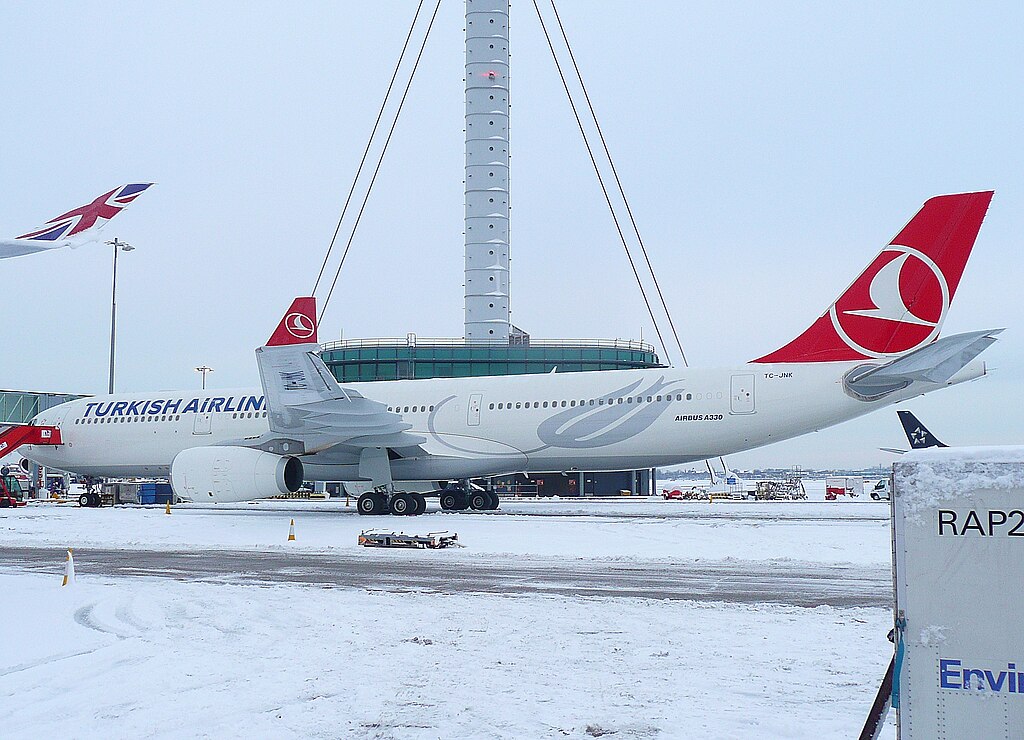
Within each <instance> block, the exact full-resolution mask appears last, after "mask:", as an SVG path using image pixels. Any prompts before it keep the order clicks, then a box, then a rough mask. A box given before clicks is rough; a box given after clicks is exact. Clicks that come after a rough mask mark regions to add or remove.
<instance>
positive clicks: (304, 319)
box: [284, 311, 316, 339]
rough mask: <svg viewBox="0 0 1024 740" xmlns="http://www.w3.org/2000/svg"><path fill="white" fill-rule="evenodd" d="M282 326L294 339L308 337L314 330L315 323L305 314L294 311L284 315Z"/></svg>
mask: <svg viewBox="0 0 1024 740" xmlns="http://www.w3.org/2000/svg"><path fill="white" fill-rule="evenodd" d="M284 328H285V329H286V330H287V332H288V333H289V334H291V335H292V336H293V337H295V338H296V339H309V338H310V337H311V336H313V332H315V331H316V324H315V323H314V322H313V319H311V318H309V317H308V316H307V315H306V314H304V313H299V312H298V311H296V312H293V313H290V314H288V315H287V316H285V318H284Z"/></svg>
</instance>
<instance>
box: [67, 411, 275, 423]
mask: <svg viewBox="0 0 1024 740" xmlns="http://www.w3.org/2000/svg"><path fill="white" fill-rule="evenodd" d="M215 413H216V412H215ZM266 416H267V412H266V411H263V412H260V411H256V412H252V411H250V412H248V413H242V412H240V413H237V414H232V415H231V418H232V419H252V418H257V419H259V418H261V417H262V418H266ZM180 419H181V414H171V415H169V416H168V415H162V416H104V417H95V418H88V419H75V423H76V424H110V423H114V422H121V423H124V422H155V421H179V420H180Z"/></svg>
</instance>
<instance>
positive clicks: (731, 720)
mask: <svg viewBox="0 0 1024 740" xmlns="http://www.w3.org/2000/svg"><path fill="white" fill-rule="evenodd" d="M59 583H60V578H59V576H42V575H34V574H21V575H17V576H14V575H0V591H2V592H3V593H4V594H5V598H7V599H8V600H9V602H8V603H11V604H17V605H18V613H19V615H20V616H21V617H22V618H23V619H24V621H23V622H22V626H21V627H20V630H19V632H18V633H16V632H15V631H12V630H6V631H4V632H3V633H2V635H0V698H2V700H0V727H2V728H3V731H2V735H3V737H4V738H5V740H20V739H21V738H26V739H28V738H32V739H34V738H40V737H75V738H108V737H161V738H179V737H217V738H236V737H238V738H243V737H244V738H251V737H273V738H309V737H324V738H327V737H330V738H410V739H412V740H416V739H418V738H424V739H426V738H431V739H433V738H438V737H474V738H476V737H487V738H527V737H529V738H546V737H551V738H563V737H567V738H580V739H581V740H586V738H589V737H597V736H599V735H601V736H611V737H616V738H651V737H665V738H676V737H679V738H682V737H686V738H737V737H785V738H797V739H799V738H808V739H811V738H813V739H815V740H817V738H822V737H851V736H854V735H856V733H857V732H858V731H859V728H860V726H861V724H862V723H863V721H864V717H865V715H866V712H867V709H868V707H869V705H870V703H871V699H872V697H873V695H874V691H875V689H876V687H877V685H878V683H879V681H880V679H881V677H882V674H883V672H884V670H885V666H886V664H887V663H888V661H889V657H890V655H891V646H890V645H889V643H888V642H887V641H886V639H885V633H886V631H887V630H888V628H889V626H890V625H891V614H890V613H889V612H888V611H887V610H884V609H842V610H840V609H832V608H827V607H820V608H817V609H800V608H794V607H778V606H775V607H769V606H725V605H721V604H694V603H690V602H681V601H644V600H640V599H600V598H581V597H578V598H556V597H550V596H530V597H522V596H516V597H508V596H498V595H494V594H490V595H483V594H455V595H430V594H420V593H407V594H399V593H386V592H373V591H360V590H349V589H323V588H318V587H303V586H275V587H270V588H258V587H251V586H236V585H224V584H210V583H189V582H182V581H176V580H171V579H166V580H157V579H150V578H131V579H98V578H95V577H89V576H85V575H80V576H79V580H78V585H77V586H74V587H69V588H63V589H62V588H60V586H59ZM886 737H890V738H891V737H893V732H892V727H891V725H890V727H889V728H888V730H887V734H886Z"/></svg>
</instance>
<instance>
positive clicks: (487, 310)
mask: <svg viewBox="0 0 1024 740" xmlns="http://www.w3.org/2000/svg"><path fill="white" fill-rule="evenodd" d="M508 9H509V3H508V0H466V339H467V340H476V341H493V342H500V343H505V344H507V343H508V340H509V198H508V178H509V153H508V124H509V115H508V112H509V103H508V90H509V85H508V62H509V54H508Z"/></svg>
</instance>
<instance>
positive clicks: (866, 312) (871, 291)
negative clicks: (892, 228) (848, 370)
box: [829, 244, 949, 358]
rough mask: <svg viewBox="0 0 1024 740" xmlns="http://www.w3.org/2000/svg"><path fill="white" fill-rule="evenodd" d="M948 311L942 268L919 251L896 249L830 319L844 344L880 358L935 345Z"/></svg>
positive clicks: (878, 262)
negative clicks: (929, 344)
mask: <svg viewBox="0 0 1024 740" xmlns="http://www.w3.org/2000/svg"><path fill="white" fill-rule="evenodd" d="M948 308H949V285H948V284H947V283H946V278H945V276H944V275H943V274H942V270H940V269H939V266H938V265H937V264H935V262H934V261H933V260H932V259H931V258H929V257H928V256H927V255H925V254H922V253H921V252H919V251H918V250H916V249H913V248H911V247H904V246H900V245H898V244H891V245H889V246H888V247H886V248H885V249H884V250H883V251H882V253H881V254H880V255H878V257H877V258H876V259H875V261H874V262H873V263H872V264H871V266H870V267H868V269H867V270H865V271H864V273H863V274H862V275H861V276H860V277H859V278H857V281H856V282H854V284H853V285H851V286H850V288H849V290H847V291H846V292H845V293H843V295H842V297H840V299H839V300H838V301H836V302H835V303H834V304H833V305H832V308H831V309H830V310H829V313H830V314H831V318H832V325H833V326H834V327H835V329H836V332H838V334H839V336H840V337H842V339H843V341H844V342H846V343H847V344H848V345H849V346H850V347H852V348H853V349H855V350H857V351H858V352H860V353H862V354H864V355H867V356H868V357H878V358H881V357H889V356H892V355H901V354H904V353H905V352H909V351H911V350H914V349H917V348H919V347H923V346H924V345H926V344H928V343H929V342H931V341H932V340H934V339H935V338H936V337H937V336H938V335H939V330H940V329H941V328H942V320H943V319H944V318H945V316H946V311H947V309H948Z"/></svg>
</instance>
